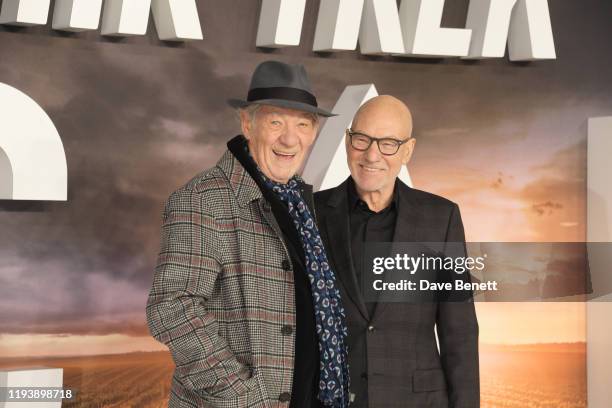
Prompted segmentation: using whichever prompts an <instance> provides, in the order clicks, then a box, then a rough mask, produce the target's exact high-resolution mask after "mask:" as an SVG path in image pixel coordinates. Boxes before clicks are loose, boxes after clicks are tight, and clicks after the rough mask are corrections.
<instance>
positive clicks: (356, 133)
mask: <svg viewBox="0 0 612 408" xmlns="http://www.w3.org/2000/svg"><path fill="white" fill-rule="evenodd" d="M346 134H347V135H348V137H349V142H350V145H351V147H352V148H353V149H355V150H357V151H358V152H367V151H368V149H370V147H372V143H374V141H376V145H377V146H378V151H379V152H380V154H382V155H383V156H394V155H396V154H397V152H399V149H400V147H402V145H403V144H404V143H406V142H408V141H409V140H410V139H412V136H409V137H408V138H407V139H404V140H398V139H395V138H393V137H381V138H377V137H372V136H370V135H366V134H365V133H363V132H355V131H354V130H353V129H351V128H348V129H346ZM354 135H360V136H365V137H367V138H368V140H369V141H370V143H368V147H366V148H365V149H358V148H356V147H355V146H353V136H354ZM385 140H386V141H389V140H391V141H393V142H395V143H397V150H395V152H394V153H383V151H382V150H381V149H380V142H381V141H385Z"/></svg>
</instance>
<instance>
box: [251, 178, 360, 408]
mask: <svg viewBox="0 0 612 408" xmlns="http://www.w3.org/2000/svg"><path fill="white" fill-rule="evenodd" d="M259 173H260V174H261V177H262V179H263V181H264V183H265V184H266V186H267V187H268V188H269V189H270V190H271V191H273V192H274V193H276V194H277V195H278V196H279V198H280V199H281V201H283V202H284V203H286V204H287V207H288V208H289V216H290V217H291V219H292V220H293V223H294V225H295V229H296V230H297V232H298V235H299V236H300V240H301V241H302V248H304V254H305V255H306V272H307V274H308V280H309V281H310V287H311V289H312V301H313V305H314V311H315V321H316V332H317V336H318V337H319V353H320V380H319V395H318V398H319V400H320V401H321V402H322V403H323V405H325V406H328V407H336V408H344V407H347V406H348V404H349V373H348V356H347V347H346V345H345V342H344V340H345V338H346V336H347V333H348V329H347V327H346V323H345V314H344V307H343V306H342V301H341V299H340V291H339V290H338V289H337V288H336V276H335V274H334V271H333V270H332V269H331V267H330V266H329V262H328V261H327V254H326V253H325V248H324V247H323V242H322V240H321V235H320V234H319V230H318V228H317V224H316V223H315V221H314V219H313V217H312V215H311V214H310V211H309V209H308V206H307V205H306V202H305V201H304V199H303V198H302V195H301V194H300V183H299V181H300V180H299V178H298V177H297V176H295V177H293V178H292V179H291V180H289V182H287V184H280V183H277V182H274V181H272V180H270V179H268V178H267V177H266V176H265V175H264V174H263V173H261V171H259Z"/></svg>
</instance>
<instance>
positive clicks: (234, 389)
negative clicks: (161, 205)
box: [146, 151, 295, 408]
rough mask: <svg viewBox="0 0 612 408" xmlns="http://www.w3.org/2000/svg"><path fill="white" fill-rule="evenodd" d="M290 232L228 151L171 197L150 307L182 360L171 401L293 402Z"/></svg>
mask: <svg viewBox="0 0 612 408" xmlns="http://www.w3.org/2000/svg"><path fill="white" fill-rule="evenodd" d="M281 237H282V233H281V230H280V228H279V226H278V224H277V223H276V220H275V218H274V215H273V214H272V211H271V209H270V205H269V204H268V203H267V201H266V200H265V199H264V198H263V196H262V193H261V190H260V189H259V187H258V186H257V184H256V183H255V180H253V178H251V176H250V175H249V174H248V173H247V172H246V170H245V169H244V167H243V166H242V165H241V164H240V163H239V162H238V160H236V159H235V158H234V156H233V154H232V153H231V152H229V151H226V152H225V154H224V155H223V156H222V157H221V159H220V160H219V162H218V163H217V165H216V166H215V167H213V168H212V169H210V170H207V171H205V172H203V173H201V174H199V175H197V176H196V177H194V178H193V179H192V180H191V181H190V182H188V183H187V184H186V185H185V186H183V187H181V188H180V189H178V190H177V191H175V192H174V193H172V194H171V195H170V197H169V199H168V201H167V203H166V207H165V210H164V215H163V227H162V242H161V250H160V253H159V258H158V263H157V267H156V270H155V274H154V278H153V285H152V289H151V292H150V295H149V299H148V302H147V309H146V310H147V322H148V325H149V329H150V331H151V334H152V335H153V337H155V339H157V340H158V341H160V342H162V343H164V344H165V345H167V346H168V348H169V349H170V351H171V353H172V357H173V359H174V362H175V364H176V370H175V372H174V376H173V378H172V385H171V391H170V401H169V406H170V407H215V408H238V407H240V408H242V407H266V408H272V407H287V406H288V405H289V400H288V398H287V396H288V395H289V394H288V393H289V392H290V391H291V387H292V380H293V379H292V374H293V366H294V353H295V351H294V341H295V338H294V333H295V331H293V334H290V335H283V334H281V329H282V327H283V326H285V325H291V326H294V325H295V292H294V290H295V289H294V281H293V273H292V272H291V270H289V271H287V269H288V268H287V265H288V264H287V261H289V262H290V257H289V253H288V251H287V248H286V247H285V244H284V242H283V240H282V238H281ZM289 265H290V264H289ZM285 400H286V401H285Z"/></svg>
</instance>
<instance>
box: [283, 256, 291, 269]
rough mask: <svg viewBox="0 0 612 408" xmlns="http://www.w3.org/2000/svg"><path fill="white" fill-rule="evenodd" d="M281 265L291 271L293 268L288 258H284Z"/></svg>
mask: <svg viewBox="0 0 612 408" xmlns="http://www.w3.org/2000/svg"><path fill="white" fill-rule="evenodd" d="M281 267H282V268H283V270H285V271H290V270H291V262H289V260H288V259H283V263H282V264H281Z"/></svg>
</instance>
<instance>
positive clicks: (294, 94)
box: [247, 86, 319, 107]
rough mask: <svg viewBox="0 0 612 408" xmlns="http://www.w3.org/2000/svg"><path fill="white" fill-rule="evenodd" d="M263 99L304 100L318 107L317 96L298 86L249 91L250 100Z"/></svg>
mask: <svg viewBox="0 0 612 408" xmlns="http://www.w3.org/2000/svg"><path fill="white" fill-rule="evenodd" d="M263 99H284V100H288V101H294V102H302V103H305V104H308V105H311V106H314V107H318V106H319V105H318V104H317V98H315V96H314V95H313V94H311V93H310V92H308V91H304V90H303V89H298V88H289V87H285V86H279V87H271V88H255V89H251V90H250V91H249V95H248V97H247V101H248V102H256V101H260V100H263Z"/></svg>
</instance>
